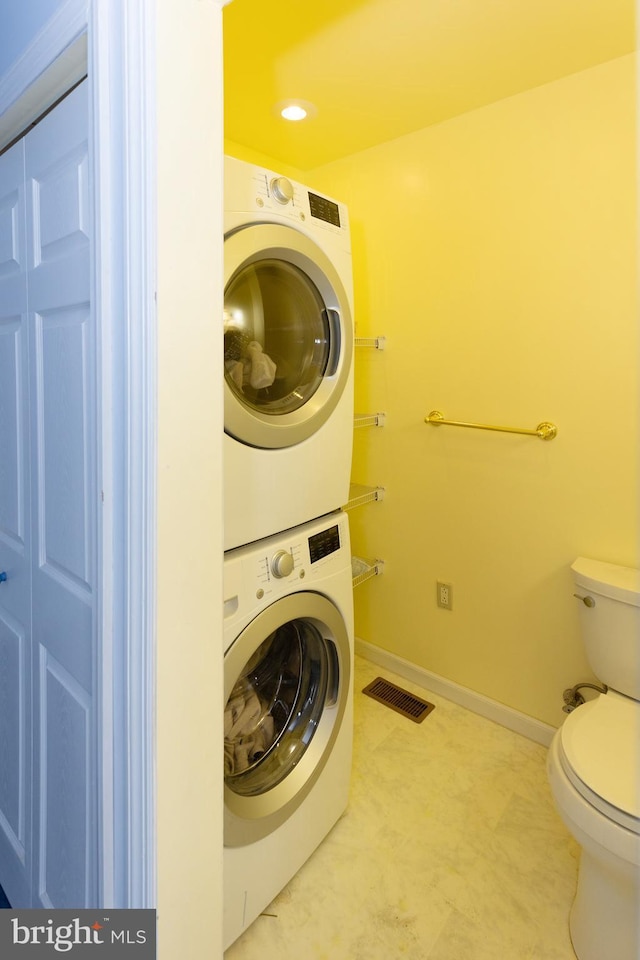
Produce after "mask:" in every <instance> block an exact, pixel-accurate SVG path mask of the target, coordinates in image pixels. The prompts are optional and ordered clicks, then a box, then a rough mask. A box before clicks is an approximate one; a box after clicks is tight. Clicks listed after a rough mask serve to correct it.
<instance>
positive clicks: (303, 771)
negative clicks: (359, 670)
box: [224, 593, 351, 846]
mask: <svg viewBox="0 0 640 960" xmlns="http://www.w3.org/2000/svg"><path fill="white" fill-rule="evenodd" d="M224 671H225V698H226V706H225V714H224V795H225V837H224V841H225V845H226V846H243V845H244V844H248V843H254V842H255V841H256V840H259V839H260V838H262V837H264V836H267V835H268V834H269V833H271V832H272V831H273V830H276V829H277V828H278V827H279V826H280V825H281V824H282V823H284V822H285V820H286V819H287V818H288V817H290V816H291V814H292V813H293V811H294V810H295V809H296V807H298V806H299V805H300V804H301V803H302V801H303V800H304V798H305V797H306V795H307V794H308V792H309V790H310V789H311V787H312V786H313V784H314V783H315V781H316V779H317V778H318V776H319V774H320V773H321V771H322V769H323V767H324V765H325V763H326V761H327V759H328V757H329V754H330V752H331V748H332V746H333V744H334V742H335V739H336V737H337V735H338V733H339V732H340V727H341V723H342V719H343V715H344V710H345V705H346V703H347V698H348V697H349V695H350V671H351V656H350V650H349V638H348V633H347V629H346V626H345V623H344V619H343V617H342V616H341V614H340V613H339V611H338V609H337V608H336V607H335V606H334V604H332V603H331V602H330V601H329V600H327V599H326V597H323V596H321V595H320V594H317V593H296V594H292V595H290V596H287V597H284V598H282V599H281V600H278V601H276V602H275V603H273V604H272V605H271V606H270V607H268V608H267V609H266V610H264V611H263V612H262V613H261V614H259V616H258V617H256V619H255V620H253V621H252V622H251V623H250V624H249V625H248V626H247V627H246V628H245V630H244V631H243V632H242V633H241V634H240V636H239V637H238V638H237V639H236V641H235V643H234V644H233V645H232V646H231V648H230V649H229V651H228V652H227V654H226V656H225V663H224Z"/></svg>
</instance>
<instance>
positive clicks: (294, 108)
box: [280, 103, 307, 120]
mask: <svg viewBox="0 0 640 960" xmlns="http://www.w3.org/2000/svg"><path fill="white" fill-rule="evenodd" d="M306 115H307V111H306V110H305V108H304V107H301V106H300V104H299V103H292V104H290V105H289V106H288V107H283V108H282V110H281V111H280V116H281V117H284V118H285V120H304V118H305V117H306Z"/></svg>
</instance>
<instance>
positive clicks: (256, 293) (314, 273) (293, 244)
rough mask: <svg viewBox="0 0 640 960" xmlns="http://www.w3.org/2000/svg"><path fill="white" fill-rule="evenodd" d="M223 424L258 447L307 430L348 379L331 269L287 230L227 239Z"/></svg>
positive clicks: (296, 438) (341, 309) (341, 293)
mask: <svg viewBox="0 0 640 960" xmlns="http://www.w3.org/2000/svg"><path fill="white" fill-rule="evenodd" d="M224 252H225V258H224V259H225V296H224V374H225V401H224V419H225V430H226V431H227V433H229V434H230V435H231V436H233V437H235V438H236V439H237V440H239V441H241V442H242V443H246V444H248V445H250V446H253V447H261V448H263V449H274V448H280V447H290V446H293V445H294V444H297V443H300V442H301V441H302V440H306V439H307V437H310V436H312V434H314V433H315V432H316V431H317V430H318V429H319V428H320V427H321V426H322V424H323V423H325V421H326V420H327V419H328V417H329V416H330V415H331V413H332V411H333V410H334V409H335V407H336V404H337V403H338V401H339V399H340V397H341V396H342V393H343V391H344V389H345V387H346V385H347V382H348V380H349V369H350V363H351V356H352V351H353V323H352V318H351V310H350V308H349V301H348V296H347V292H346V290H345V288H344V285H343V283H342V281H341V280H340V277H339V276H338V274H337V272H336V269H335V267H334V266H333V264H332V263H331V262H330V260H329V259H328V257H327V256H326V255H325V254H324V252H323V251H322V250H321V249H320V248H319V247H318V246H317V245H316V244H315V243H313V241H312V240H310V239H309V238H308V237H306V236H304V235H303V234H301V233H299V232H298V231H297V230H294V229H292V228H291V227H286V226H282V225H278V224H265V223H262V224H253V225H251V226H248V227H245V228H243V229H240V230H237V231H235V232H233V233H231V234H229V235H228V236H227V237H226V238H225V245H224Z"/></svg>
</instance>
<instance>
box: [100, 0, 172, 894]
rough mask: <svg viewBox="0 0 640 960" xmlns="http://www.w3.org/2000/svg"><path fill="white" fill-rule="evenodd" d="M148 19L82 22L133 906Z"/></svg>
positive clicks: (149, 311) (117, 795)
mask: <svg viewBox="0 0 640 960" xmlns="http://www.w3.org/2000/svg"><path fill="white" fill-rule="evenodd" d="M154 12H155V6H154V2H153V0H137V2H136V3H134V4H132V3H128V2H127V0H94V2H93V3H92V4H91V8H90V21H89V49H90V64H91V70H90V74H89V78H90V82H91V90H92V94H93V97H92V104H93V111H92V117H93V125H94V138H93V142H94V145H95V150H94V171H95V185H96V190H95V193H96V204H97V224H98V232H97V234H96V259H95V266H96V288H97V289H96V311H97V314H98V322H99V326H100V335H101V350H102V361H103V391H102V403H103V409H102V414H103V419H104V422H103V484H104V495H105V500H104V510H105V528H106V532H107V533H108V534H109V537H107V536H105V572H104V579H103V587H104V593H105V604H104V618H103V625H104V631H105V636H106V637H110V638H111V639H112V644H111V646H112V649H111V650H109V649H106V648H105V651H104V656H103V663H104V665H105V682H107V686H106V687H105V696H104V699H105V703H104V709H105V718H106V717H107V716H108V713H109V710H111V711H112V714H113V715H112V718H111V719H112V726H113V731H114V736H113V754H112V755H111V756H107V755H105V757H104V765H103V779H104V788H105V790H104V796H103V813H104V816H105V838H104V839H105V845H104V857H105V862H104V866H105V873H104V877H103V882H104V889H103V900H102V904H103V905H104V906H105V907H107V906H111V905H113V906H116V907H128V908H136V907H137V908H144V907H148V908H152V907H154V906H155V903H156V886H157V883H156V816H155V645H156V632H155V631H156V622H155V606H156V605H155V596H156V591H155V574H156V571H155V558H156V555H157V543H156V525H157V524H156V471H155V465H156V443H155V425H156V334H155V331H156V305H155V289H156V199H155V116H154V105H155V73H156V69H155V58H154V52H155V32H154V22H155V17H154ZM116 320H119V321H120V322H119V323H117V322H115V321H116ZM107 518H108V520H107ZM109 560H110V561H111V566H108V561H109ZM111 571H113V572H111ZM107 631H110V632H107ZM107 660H109V665H110V666H111V671H112V679H113V683H112V686H110V687H109V686H108V681H107V676H106V667H107ZM114 707H115V709H114ZM105 729H106V728H105ZM105 741H106V738H105ZM106 745H107V744H106V743H105V746H106ZM109 762H111V767H109ZM110 789H112V791H113V793H112V795H111V796H110V795H109V793H108V791H109V790H110ZM109 840H110V841H111V845H109ZM110 857H111V863H109V860H110Z"/></svg>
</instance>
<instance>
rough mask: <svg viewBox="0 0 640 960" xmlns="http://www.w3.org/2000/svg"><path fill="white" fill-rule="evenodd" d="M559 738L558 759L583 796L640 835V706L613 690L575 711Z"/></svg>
mask: <svg viewBox="0 0 640 960" xmlns="http://www.w3.org/2000/svg"><path fill="white" fill-rule="evenodd" d="M559 734H560V736H559V741H560V742H559V744H558V746H559V748H560V749H559V751H558V754H559V760H560V762H561V765H562V768H563V770H564V772H565V774H566V776H567V778H568V779H569V780H570V782H571V783H572V785H573V786H574V787H575V789H576V790H577V791H578V793H580V795H581V796H582V797H583V798H584V799H585V800H586V801H587V802H588V803H589V804H590V805H591V806H593V807H595V808H596V809H597V810H599V811H600V812H601V813H603V814H604V815H605V816H606V817H608V818H609V819H610V820H613V821H614V822H615V823H618V824H619V825H620V826H622V827H625V828H626V829H627V830H630V831H631V832H632V833H635V834H636V835H640V762H639V759H638V743H639V742H640V703H638V702H637V701H635V700H631V699H630V698H629V697H625V696H623V695H622V694H619V693H616V692H615V691H613V690H610V691H609V692H608V693H606V694H602V695H600V696H599V697H597V698H596V699H595V700H590V701H588V702H587V703H585V704H583V705H582V706H580V707H578V708H577V709H576V710H574V711H573V712H572V713H571V714H570V715H569V716H568V717H567V719H566V720H565V722H564V723H563V725H562V727H561V728H560V731H559Z"/></svg>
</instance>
